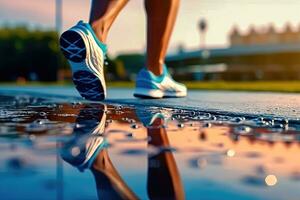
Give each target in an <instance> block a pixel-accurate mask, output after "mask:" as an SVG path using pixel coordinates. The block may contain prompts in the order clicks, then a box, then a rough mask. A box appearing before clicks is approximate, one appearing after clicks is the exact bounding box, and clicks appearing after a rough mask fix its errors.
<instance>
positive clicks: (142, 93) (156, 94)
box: [133, 88, 186, 99]
mask: <svg viewBox="0 0 300 200" xmlns="http://www.w3.org/2000/svg"><path fill="white" fill-rule="evenodd" d="M133 96H135V97H137V98H142V99H161V98H182V97H186V93H183V92H175V93H174V92H163V91H161V90H157V89H148V88H136V89H135V92H134V94H133Z"/></svg>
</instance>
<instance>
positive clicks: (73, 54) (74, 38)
mask: <svg viewBox="0 0 300 200" xmlns="http://www.w3.org/2000/svg"><path fill="white" fill-rule="evenodd" d="M59 43H60V48H61V51H62V52H63V54H64V56H65V57H66V58H67V59H68V60H71V61H72V62H76V63H79V62H82V61H83V60H84V59H85V58H86V46H85V44H84V41H83V39H82V37H81V36H80V35H79V34H78V33H76V32H75V31H70V30H68V31H66V32H64V33H63V34H62V35H61V37H60V40H59ZM70 43H71V44H74V43H76V46H77V47H78V48H81V49H82V51H80V52H78V49H76V48H70V49H69V50H66V49H67V48H68V47H69V46H70Z"/></svg>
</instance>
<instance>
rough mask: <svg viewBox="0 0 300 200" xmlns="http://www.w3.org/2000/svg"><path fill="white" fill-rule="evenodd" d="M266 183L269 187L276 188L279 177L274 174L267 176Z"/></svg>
mask: <svg viewBox="0 0 300 200" xmlns="http://www.w3.org/2000/svg"><path fill="white" fill-rule="evenodd" d="M265 183H266V185H267V186H274V185H276V183H277V177H276V176H275V175H273V174H270V175H268V176H266V178H265Z"/></svg>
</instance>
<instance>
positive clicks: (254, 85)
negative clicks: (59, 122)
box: [0, 81, 300, 93]
mask: <svg viewBox="0 0 300 200" xmlns="http://www.w3.org/2000/svg"><path fill="white" fill-rule="evenodd" d="M184 84H186V85H187V87H188V88H189V89H195V90H196V89H197V90H198V89H199V90H230V91H272V92H296V93H300V81H252V82H250V81H249V82H233V81H212V82H200V81H198V82H191V81H190V82H184ZM13 85H19V86H72V85H73V84H72V83H71V82H55V83H53V82H50V83H41V82H30V83H26V84H24V83H22V84H17V83H1V84H0V86H13ZM107 85H108V86H109V87H121V88H128V87H129V88H132V87H134V83H133V82H129V81H128V82H126V81H117V82H108V83H107Z"/></svg>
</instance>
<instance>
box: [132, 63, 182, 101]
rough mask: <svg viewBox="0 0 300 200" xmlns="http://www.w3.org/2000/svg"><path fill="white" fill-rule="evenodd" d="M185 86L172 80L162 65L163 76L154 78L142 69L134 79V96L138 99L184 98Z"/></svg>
mask: <svg viewBox="0 0 300 200" xmlns="http://www.w3.org/2000/svg"><path fill="white" fill-rule="evenodd" d="M186 95H187V88H186V86H185V85H183V84H181V83H178V82H176V81H174V80H173V79H172V77H171V76H170V74H169V72H168V70H167V67H166V66H165V65H164V69H163V74H162V75H160V76H155V75H154V74H153V73H152V72H150V71H149V70H147V69H142V70H141V71H140V72H139V73H138V75H137V78H136V87H135V91H134V96H135V97H139V98H173V97H185V96H186Z"/></svg>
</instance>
